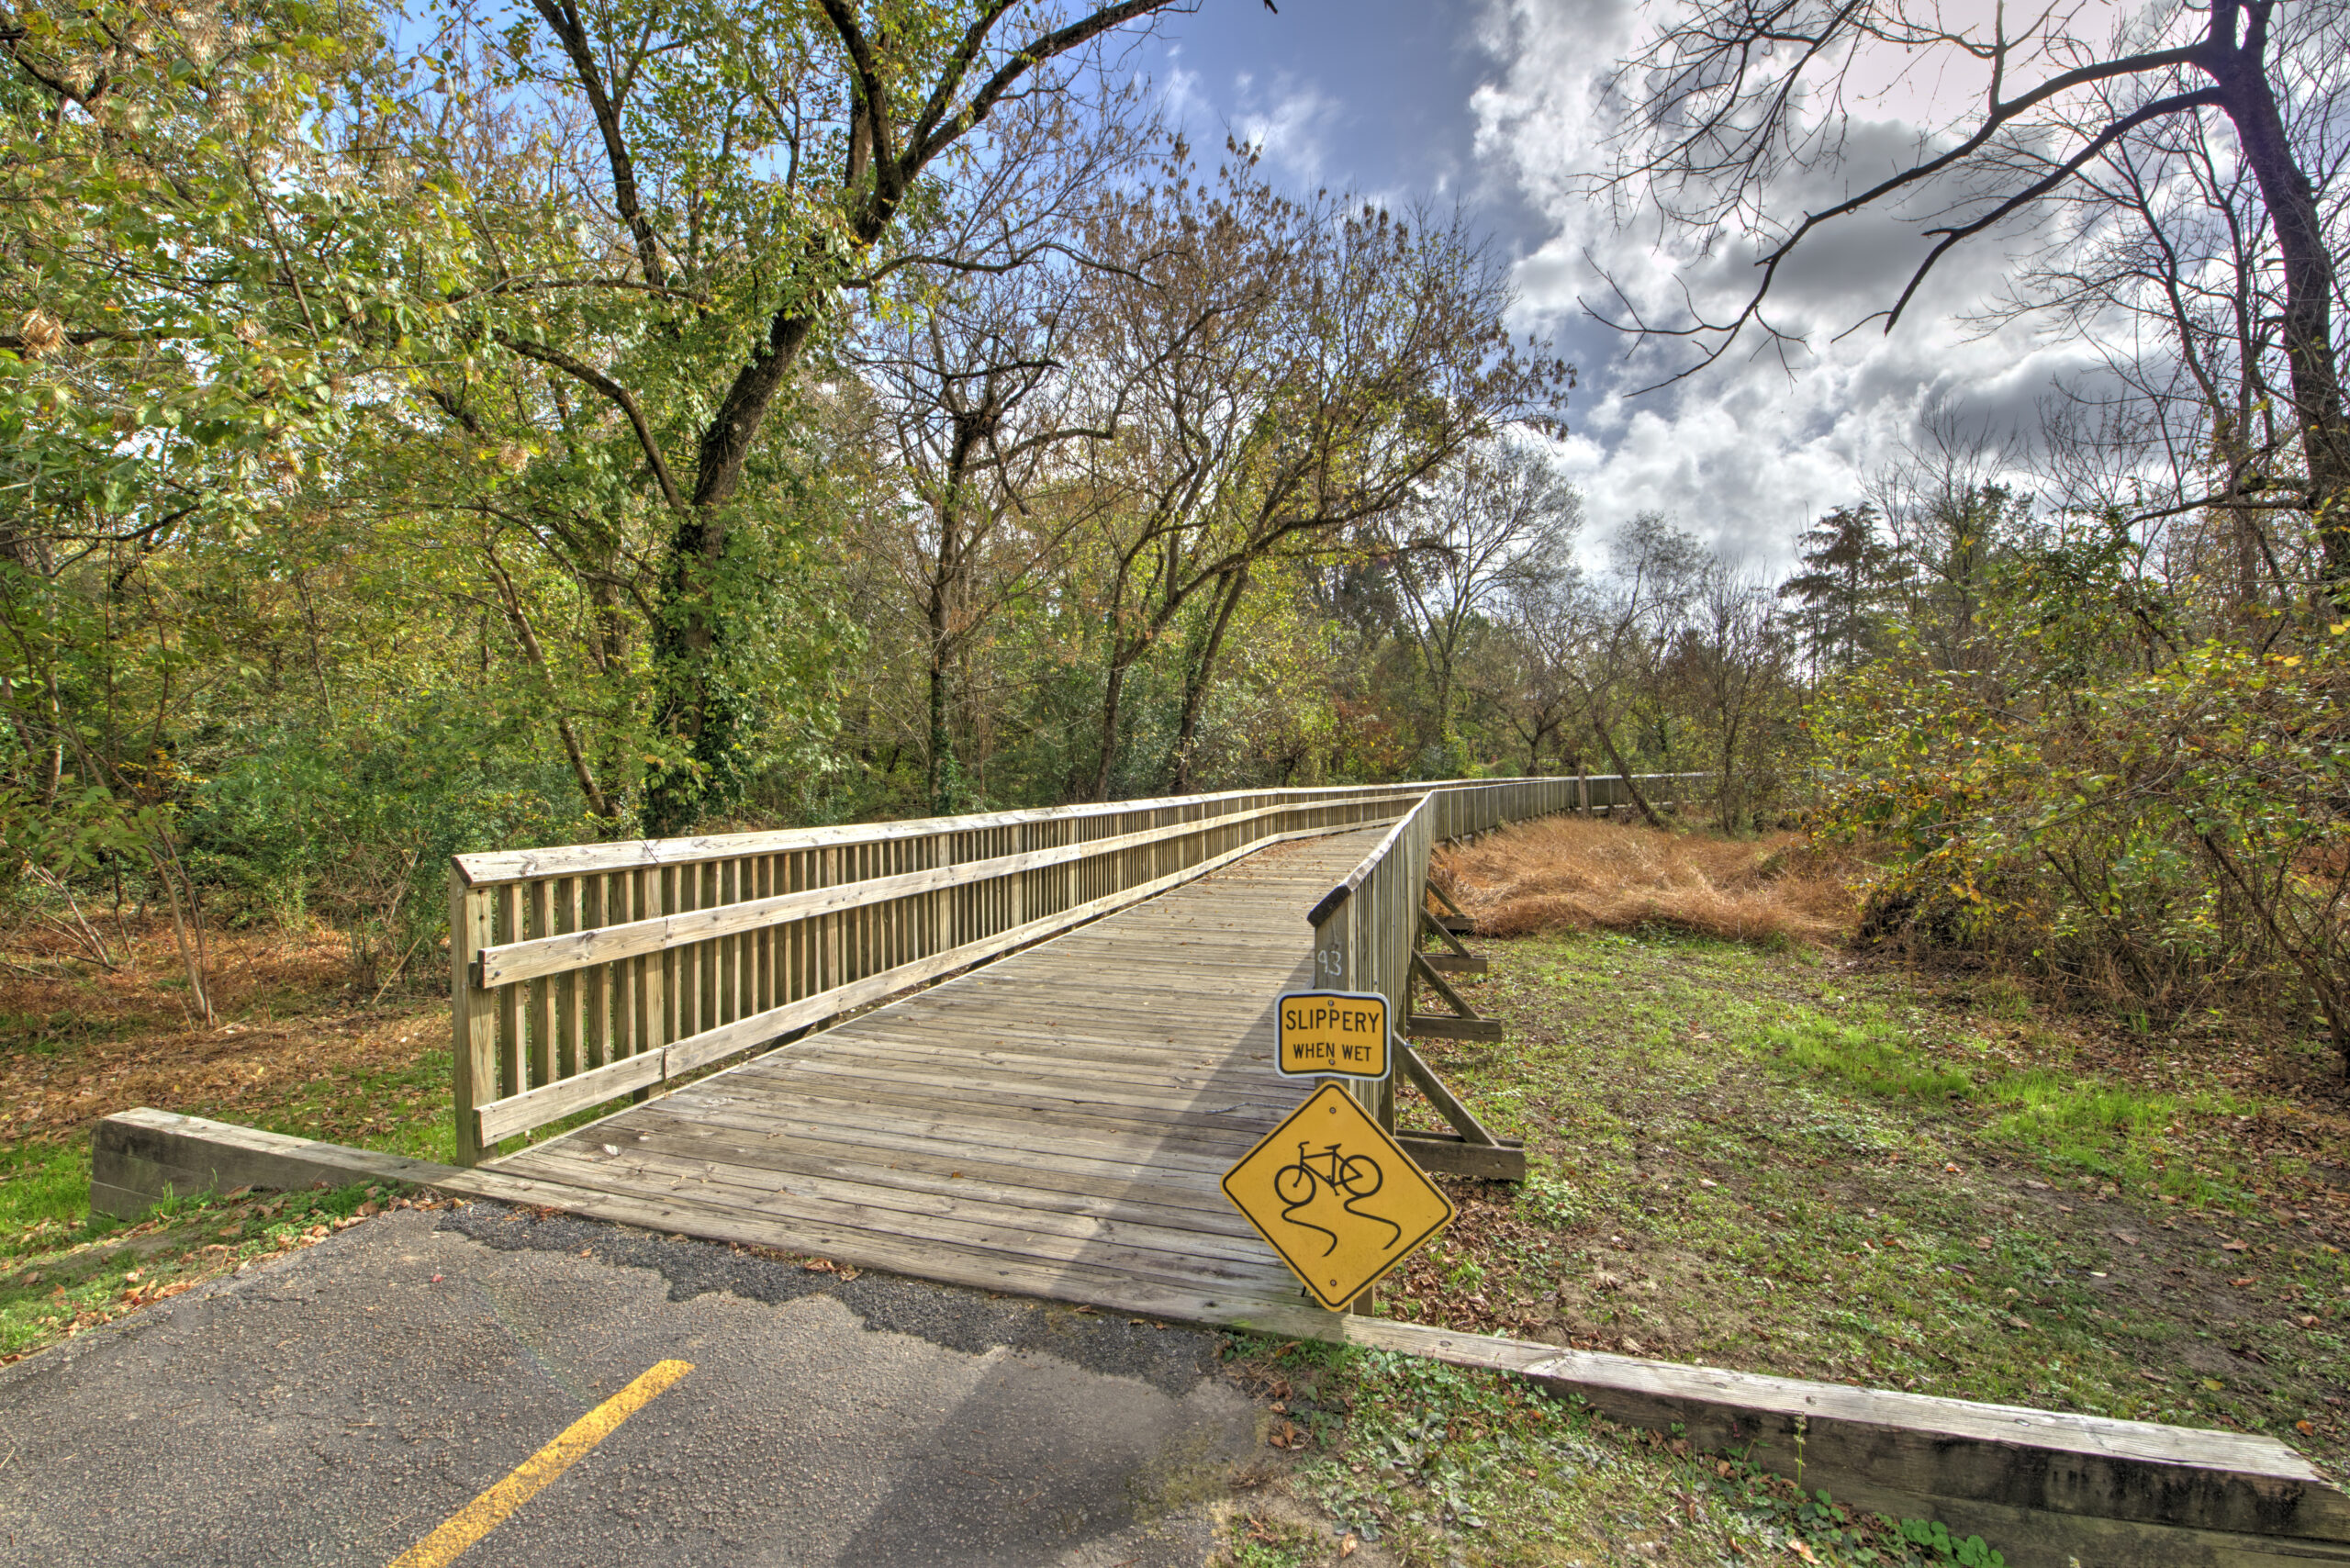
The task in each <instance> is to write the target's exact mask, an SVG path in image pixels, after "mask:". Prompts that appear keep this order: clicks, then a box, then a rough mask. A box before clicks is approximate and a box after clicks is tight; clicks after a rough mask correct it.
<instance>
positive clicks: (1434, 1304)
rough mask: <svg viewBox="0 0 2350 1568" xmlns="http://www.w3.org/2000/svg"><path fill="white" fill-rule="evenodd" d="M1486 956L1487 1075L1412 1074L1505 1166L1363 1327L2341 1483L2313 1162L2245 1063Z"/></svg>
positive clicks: (1746, 952)
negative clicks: (1873, 1394)
mask: <svg viewBox="0 0 2350 1568" xmlns="http://www.w3.org/2000/svg"><path fill="white" fill-rule="evenodd" d="M1485 950H1486V952H1487V953H1488V955H1489V956H1490V957H1491V958H1492V959H1493V961H1494V975H1493V978H1492V979H1490V980H1486V981H1485V982H1484V983H1483V984H1482V985H1480V986H1479V987H1478V988H1477V991H1476V992H1475V994H1474V996H1473V997H1472V1000H1473V1001H1474V1002H1476V1004H1477V1005H1478V1008H1479V1011H1480V1012H1482V1013H1485V1014H1489V1015H1492V1016H1496V1017H1499V1018H1501V1019H1502V1020H1503V1021H1504V1023H1505V1025H1506V1026H1507V1027H1508V1030H1509V1034H1508V1037H1507V1039H1506V1041H1505V1043H1504V1044H1502V1045H1500V1046H1488V1045H1474V1044H1466V1043H1458V1042H1444V1041H1429V1042H1425V1043H1424V1044H1423V1047H1422V1049H1423V1054H1424V1055H1426V1056H1427V1058H1429V1060H1430V1061H1431V1063H1432V1065H1434V1066H1435V1067H1436V1068H1437V1069H1438V1071H1440V1072H1442V1073H1443V1074H1444V1075H1445V1076H1446V1078H1447V1079H1448V1080H1449V1081H1450V1082H1451V1083H1452V1085H1453V1087H1454V1088H1455V1089H1456V1090H1457V1091H1458V1092H1460V1093H1461V1095H1462V1097H1463V1098H1464V1099H1466V1100H1467V1101H1468V1102H1469V1103H1471V1104H1472V1106H1473V1107H1474V1108H1475V1109H1476V1110H1477V1111H1478V1113H1479V1114H1480V1115H1481V1116H1483V1117H1484V1118H1486V1120H1487V1121H1488V1123H1489V1125H1492V1126H1494V1130H1496V1131H1497V1132H1501V1133H1505V1134H1508V1135H1513V1136H1516V1137H1524V1138H1526V1139H1527V1148H1528V1149H1529V1152H1530V1154H1531V1155H1532V1156H1533V1167H1534V1169H1533V1171H1532V1174H1531V1176H1530V1178H1529V1180H1528V1181H1527V1182H1526V1183H1524V1184H1523V1186H1521V1187H1517V1188H1509V1187H1504V1186H1499V1185H1491V1186H1489V1185H1486V1184H1481V1183H1453V1184H1452V1191H1453V1194H1454V1198H1455V1201H1456V1203H1457V1204H1459V1205H1460V1209H1461V1217H1460V1221H1459V1222H1458V1223H1457V1224H1456V1225H1455V1226H1454V1228H1453V1230H1452V1231H1451V1233H1450V1234H1449V1235H1448V1236H1447V1237H1446V1238H1444V1239H1443V1240H1442V1241H1441V1242H1440V1243H1438V1245H1437V1246H1436V1247H1434V1248H1432V1249H1428V1250H1427V1252H1426V1253H1424V1254H1423V1255H1422V1256H1420V1257H1418V1258H1415V1259H1413V1260H1410V1261H1409V1262H1407V1263H1406V1264H1405V1265H1404V1268H1403V1269H1402V1270H1400V1271H1398V1273H1397V1275H1396V1276H1394V1278H1393V1289H1392V1290H1391V1291H1389V1292H1385V1293H1382V1310H1384V1311H1389V1312H1392V1313H1393V1314H1394V1315H1396V1316H1403V1317H1406V1318H1413V1319H1416V1320H1418V1321H1424V1322H1432V1323H1444V1324H1447V1325H1449V1326H1452V1327H1460V1328H1465V1329H1476V1330H1483V1331H1486V1332H1505V1333H1510V1334H1514V1335H1516V1336H1519V1337H1522V1338H1538V1339H1544V1340H1550V1341H1554V1342H1561V1341H1562V1342H1569V1343H1574V1344H1579V1345H1585V1346H1591V1347H1595V1348H1604V1349H1618V1350H1630V1348H1631V1347H1632V1346H1634V1345H1637V1346H1638V1347H1639V1350H1638V1351H1637V1352H1635V1353H1639V1354H1646V1355H1651V1356H1657V1357H1662V1358H1664V1359H1667V1360H1675V1361H1707V1362H1710V1363H1713V1364H1718V1365H1726V1366H1734V1367H1740V1368H1745V1369H1748V1370H1752V1371H1758V1372H1777V1373H1782V1374H1785V1375H1789V1376H1801V1377H1816V1378H1823V1379H1828V1380H1830V1381H1851V1382H1857V1383H1867V1384H1871V1385H1874V1386H1880V1387H1890V1388H1906V1389H1914V1390H1916V1391H1918V1392H1920V1393H1930V1394H1946V1395H1951V1396H1954V1397H1961V1398H1971V1399H1979V1400H1989V1401H1994V1402H2000V1403H2014V1404H2023V1405H2034V1406H2043V1407H2049V1408H2056V1409H2069V1410H2079V1411H2085V1412H2091V1413H2096V1414H2102V1415H2110V1416H2119V1417H2135V1418H2141V1419H2149V1420H2159V1421H2172V1422H2177V1423H2181V1424H2185V1425H2190V1426H2226V1427H2233V1428H2239V1429H2249V1430H2257V1431H2263V1432H2267V1433H2270V1434H2273V1435H2276V1436H2278V1437H2281V1438H2283V1439H2286V1440H2287V1441H2288V1442H2291V1443H2293V1444H2295V1445H2296V1446H2298V1447H2300V1448H2301V1449H2302V1450H2304V1451H2307V1452H2309V1453H2311V1455H2312V1457H2314V1458H2317V1459H2318V1460H2319V1461H2320V1462H2322V1463H2325V1464H2328V1465H2331V1466H2340V1467H2342V1468H2345V1469H2350V1408H2345V1407H2344V1406H2339V1405H2335V1404H2332V1403H2330V1402H2329V1396H2330V1395H2337V1394H2339V1393H2340V1391H2341V1390H2342V1389H2343V1388H2344V1386H2345V1385H2350V1257H2345V1255H2344V1252H2343V1251H2341V1250H2337V1249H2338V1248H2340V1247H2341V1245H2342V1238H2339V1237H2334V1236H2330V1235H2327V1234H2324V1233H2323V1231H2322V1218H2323V1216H2325V1215H2329V1214H2338V1213H2339V1210H2338V1209H2336V1208H2333V1207H2331V1206H2329V1205H2330V1203H2331V1199H2330V1196H2329V1194H2327V1193H2323V1192H2322V1191H2321V1190H2320V1189H2319V1187H2318V1185H2317V1184H2316V1183H2315V1182H2313V1181H2311V1179H2310V1178H2309V1176H2308V1164H2307V1161H2308V1159H2309V1157H2311V1155H2312V1154H2315V1153H2322V1152H2323V1150H2325V1149H2327V1148H2339V1147H2341V1142H2340V1131H2339V1128H2338V1126H2336V1124H2335V1123H2333V1122H2328V1121H2327V1120H2325V1116H2326V1114H2327V1113H2322V1111H2319V1110H2312V1109H2308V1108H2303V1107H2297V1106H2295V1105H2293V1104H2291V1103H2288V1102H2287V1101H2286V1100H2284V1099H2283V1098H2282V1097H2281V1095H2279V1094H2278V1093H2277V1092H2274V1091H2269V1090H2265V1089H2263V1088H2262V1087H2261V1086H2260V1084H2261V1081H2260V1080H2259V1079H2258V1077H2257V1075H2256V1074H2254V1073H2252V1072H2249V1071H2242V1070H2240V1069H2242V1068H2243V1065H2244V1063H2245V1061H2246V1060H2248V1059H2249V1058H2247V1057H2246V1056H2245V1055H2244V1053H2241V1052H2235V1051H2222V1050H2220V1049H2217V1048H2211V1049H2188V1048H2185V1047H2180V1048H2177V1049H2176V1050H2174V1051H2171V1052H2170V1053H2169V1054H2164V1053H2163V1052H2161V1051H2159V1050H2157V1049H2156V1048H2155V1047H2152V1046H2139V1045H2134V1044H2133V1045H2132V1046H2131V1047H2129V1048H2127V1049H2122V1048H2107V1047H2099V1046H2098V1045H2097V1043H2096V1042H2095V1041H2093V1040H2085V1039H2084V1038H2082V1037H2080V1036H2076V1035H2075V1034H2074V1033H2073V1032H2072V1031H2071V1029H2070V1027H2069V1026H2068V1025H2066V1024H2065V1021H2063V1020H2061V1019H2054V1018H2050V1017H2047V1016H2045V1015H2043V1014H2034V1013H2030V1012H2028V1011H2027V1012H2024V1013H2019V1010H2018V1008H2017V1006H2016V1003H2015V996H2014V993H2013V992H2012V991H2011V990H2002V989H2001V988H1999V987H1997V986H1992V985H1987V984H1986V983H1985V982H1984V981H1983V980H1981V979H1980V978H1979V977H1978V978H1977V979H1975V980H1973V981H1971V982H1969V981H1962V980H1953V981H1948V982H1944V981H1938V980H1935V979H1934V977H1932V976H1928V975H1919V973H1917V972H1915V971H1909V970H1904V969H1897V968H1894V967H1892V966H1886V967H1885V968H1883V969H1856V968H1854V967H1852V965H1850V964H1849V963H1847V962H1844V961H1842V960H1840V959H1835V958H1828V959H1822V958H1818V957H1816V956H1811V955H1806V954H1802V953H1800V952H1782V953H1768V952H1762V951H1758V950H1756V949H1754V948H1751V947H1744V946H1735V945H1730V944H1726V943H1721V942H1715V941H1709V940H1705V939H1700V938H1694V937H1686V936H1654V937H1647V936H1626V935H1590V936H1582V935H1569V936H1544V937H1536V938H1525V939H1520V940H1515V941H1508V942H1494V943H1490V944H1488V945H1486V948H1485ZM1406 1107H1407V1109H1406V1112H1405V1116H1406V1120H1407V1122H1416V1123H1417V1124H1419V1125H1424V1126H1432V1125H1434V1124H1433V1118H1432V1115H1431V1114H1430V1113H1428V1112H1427V1110H1426V1108H1425V1107H1420V1106H1417V1105H1416V1104H1415V1103H1413V1102H1412V1101H1411V1100H1410V1099H1408V1098H1407V1100H1406ZM2240 1118H2249V1119H2250V1121H2244V1120H2240ZM2251 1122H2257V1124H2258V1125H2259V1126H2260V1127H2261V1128H2262V1129H2263V1131H2262V1134H2261V1136H2260V1137H2258V1138H2257V1139H2247V1138H2245V1137H2244V1127H2245V1126H2248V1125H2251ZM2333 1158H2338V1155H2335V1156H2333ZM2303 1215H2317V1216H2319V1220H2317V1221H2312V1220H2311V1219H2309V1218H2306V1217H2300V1216H2303ZM2228 1240H2234V1241H2239V1242H2241V1243H2242V1244H2243V1247H2242V1249H2233V1250H2231V1249H2223V1248H2222V1247H2221V1242H2222V1241H2228ZM1471 1264H1473V1265H1474V1271H1471V1270H1470V1269H1469V1267H1468V1265H1471ZM1471 1281H1473V1284H1472V1283H1470V1282H1471ZM2304 1422H2306V1423H2308V1425H2307V1428H2304V1427H2303V1426H2302V1425H2301V1424H2302V1423H2304Z"/></svg>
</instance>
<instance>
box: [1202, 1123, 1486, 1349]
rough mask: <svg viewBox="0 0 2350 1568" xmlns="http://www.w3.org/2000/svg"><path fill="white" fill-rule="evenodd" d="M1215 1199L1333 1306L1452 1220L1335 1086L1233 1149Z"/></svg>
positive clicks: (1429, 1187) (1440, 1199) (1448, 1206)
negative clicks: (1236, 1153) (1243, 1149)
mask: <svg viewBox="0 0 2350 1568" xmlns="http://www.w3.org/2000/svg"><path fill="white" fill-rule="evenodd" d="M1224 1195H1225V1197H1227V1198H1230V1199H1231V1200H1232V1206H1233V1207H1235V1208H1237V1209H1238V1210H1239V1211H1240V1212H1241V1214H1242V1215H1245V1216H1246V1217H1247V1218H1248V1223H1249V1224H1250V1225H1253V1226H1256V1227H1257V1234H1258V1235H1259V1236H1261V1237H1263V1238H1265V1239H1266V1240H1267V1241H1268V1242H1270V1243H1271V1245H1272V1249H1273V1250H1274V1251H1276V1252H1278V1253H1280V1254H1281V1261H1282V1262H1284V1263H1287V1264H1288V1265H1289V1266H1290V1270H1291V1271H1292V1272H1293V1273H1294V1274H1296V1275H1297V1277H1298V1279H1299V1281H1300V1282H1302V1283H1304V1286H1305V1288H1306V1289H1307V1290H1308V1291H1311V1292H1312V1293H1313V1294H1314V1299H1315V1300H1316V1301H1318V1302H1320V1303H1321V1304H1322V1305H1324V1306H1326V1307H1328V1308H1329V1309H1330V1310H1331V1311H1333V1312H1344V1311H1345V1310H1346V1309H1347V1304H1348V1302H1351V1301H1353V1300H1354V1299H1355V1298H1356V1297H1357V1296H1359V1295H1360V1294H1362V1293H1363V1292H1364V1291H1365V1290H1367V1289H1369V1288H1370V1287H1371V1283H1372V1282H1374V1281H1376V1280H1377V1279H1379V1278H1380V1277H1381V1276H1382V1275H1383V1274H1385V1273H1386V1272H1387V1271H1389V1270H1390V1269H1393V1267H1394V1266H1395V1265H1396V1264H1398V1263H1400V1262H1402V1261H1403V1260H1404V1259H1406V1258H1408V1257H1410V1256H1411V1255H1412V1253H1413V1252H1414V1250H1416V1249H1418V1248H1419V1247H1421V1246H1422V1245H1424V1244H1425V1243H1426V1242H1427V1239H1428V1238H1430V1237H1432V1236H1434V1235H1435V1234H1436V1233H1437V1232H1438V1231H1439V1230H1442V1229H1443V1228H1444V1227H1445V1226H1448V1225H1449V1224H1451V1223H1452V1203H1451V1200H1449V1198H1447V1197H1446V1196H1445V1195H1444V1193H1443V1192H1442V1191H1441V1190H1440V1189H1439V1188H1438V1186H1437V1184H1436V1183H1435V1182H1431V1181H1429V1180H1428V1179H1427V1173H1426V1172H1425V1171H1423V1170H1421V1169H1420V1168H1419V1167H1418V1166H1416V1165H1415V1164H1413V1163H1412V1160H1411V1157H1410V1156H1408V1155H1406V1154H1405V1153H1404V1150H1403V1148H1402V1146H1400V1145H1399V1144H1397V1143H1396V1141H1395V1140H1394V1139H1393V1138H1392V1137H1388V1136H1387V1134H1386V1132H1385V1131H1384V1130H1382V1128H1381V1126H1380V1125H1379V1124H1378V1123H1377V1122H1374V1121H1372V1120H1371V1117H1370V1116H1369V1115H1367V1114H1364V1112H1363V1108H1362V1107H1361V1106H1360V1105H1359V1104H1357V1103H1355V1099H1354V1096H1353V1095H1352V1094H1350V1093H1348V1091H1347V1089H1346V1087H1345V1086H1344V1085H1343V1084H1337V1083H1326V1084H1324V1085H1323V1086H1322V1087H1321V1088H1319V1089H1317V1090H1315V1092H1313V1093H1312V1094H1310V1095H1308V1096H1307V1097H1306V1101H1305V1103H1304V1104H1303V1105H1300V1106H1299V1107H1298V1108H1297V1109H1296V1110H1294V1111H1292V1112H1291V1113H1290V1114H1289V1115H1288V1116H1287V1117H1286V1118H1284V1119H1283V1120H1282V1122H1281V1126H1277V1127H1275V1128H1274V1129H1273V1130H1272V1131H1271V1132H1270V1133H1267V1134H1266V1135H1265V1137H1264V1139H1263V1141H1261V1142H1259V1144H1258V1145H1257V1147H1256V1148H1252V1149H1250V1150H1249V1151H1248V1153H1247V1154H1245V1155H1242V1156H1241V1157H1240V1163H1239V1164H1237V1165H1236V1166H1234V1167H1233V1168H1232V1169H1231V1170H1227V1171H1225V1175H1224Z"/></svg>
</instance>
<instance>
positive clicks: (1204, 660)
mask: <svg viewBox="0 0 2350 1568" xmlns="http://www.w3.org/2000/svg"><path fill="white" fill-rule="evenodd" d="M1247 591H1248V567H1247V566H1242V567H1240V568H1239V569H1238V570H1237V571H1235V572H1233V573H1232V574H1231V575H1230V577H1229V580H1228V581H1226V582H1225V583H1222V584H1219V585H1218V586H1217V588H1216V607H1215V620H1214V623H1213V624H1212V625H1211V626H1210V627H1209V629H1208V640H1207V645H1206V646H1204V647H1203V648H1202V649H1201V650H1200V656H1199V657H1198V658H1197V659H1196V660H1194V661H1193V663H1192V667H1191V670H1190V671H1189V672H1188V673H1187V674H1186V676H1185V678H1184V681H1183V722H1182V727H1181V729H1180V730H1179V731H1178V732H1177V734H1176V736H1175V785H1174V790H1173V792H1174V793H1175V794H1178V795H1183V794H1189V793H1190V792H1191V789H1192V743H1193V741H1194V740H1195V739H1196V737H1197V736H1198V734H1199V729H1200V712H1201V711H1202V710H1203V709H1204V708H1205V707H1206V706H1207V696H1208V681H1209V678H1210V677H1211V676H1212V675H1213V674H1214V669H1215V655H1216V652H1217V650H1218V649H1220V648H1222V647H1223V646H1224V633H1225V627H1226V626H1228V625H1230V624H1231V622H1232V612H1233V610H1234V609H1236V608H1237V606H1238V605H1239V603H1240V596H1241V595H1242V594H1243V593H1245V592H1247Z"/></svg>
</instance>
